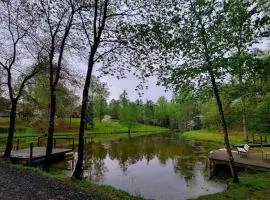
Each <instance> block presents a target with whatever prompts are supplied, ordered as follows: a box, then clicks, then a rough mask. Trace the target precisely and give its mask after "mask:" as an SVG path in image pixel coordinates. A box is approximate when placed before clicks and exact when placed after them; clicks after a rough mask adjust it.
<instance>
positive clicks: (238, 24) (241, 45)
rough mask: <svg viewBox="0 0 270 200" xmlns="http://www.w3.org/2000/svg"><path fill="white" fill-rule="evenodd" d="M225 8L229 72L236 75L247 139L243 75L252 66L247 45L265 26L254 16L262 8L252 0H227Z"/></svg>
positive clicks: (253, 41) (252, 41)
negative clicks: (230, 47)
mask: <svg viewBox="0 0 270 200" xmlns="http://www.w3.org/2000/svg"><path fill="white" fill-rule="evenodd" d="M225 9H226V14H227V18H228V22H229V27H230V32H231V33H230V35H231V36H232V37H231V38H230V40H231V43H232V44H233V46H232V49H231V54H233V56H232V57H231V61H230V66H231V70H230V73H231V74H232V76H234V77H237V82H238V86H239V91H240V92H241V95H240V99H241V104H242V126H243V137H244V141H247V140H248V130H247V112H246V110H247V108H246V104H247V102H246V99H247V94H246V93H245V91H247V85H246V82H247V80H246V78H245V77H248V76H247V74H248V73H249V71H250V68H251V67H252V66H250V65H249V63H250V62H249V60H251V59H252V56H251V54H250V53H249V46H251V45H252V44H253V43H255V42H257V39H258V38H259V34H260V30H262V28H263V26H265V23H261V22H259V18H257V17H256V15H258V14H259V13H261V12H262V9H261V8H260V6H259V5H258V4H257V5H255V4H254V2H252V1H248V0H244V1H243V0H241V1H240V0H235V1H228V3H227V4H226V5H225Z"/></svg>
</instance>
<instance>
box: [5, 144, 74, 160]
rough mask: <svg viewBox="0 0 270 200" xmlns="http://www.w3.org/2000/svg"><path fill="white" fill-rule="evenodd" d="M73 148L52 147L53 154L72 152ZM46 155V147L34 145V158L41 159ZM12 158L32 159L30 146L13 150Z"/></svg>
mask: <svg viewBox="0 0 270 200" xmlns="http://www.w3.org/2000/svg"><path fill="white" fill-rule="evenodd" d="M72 151H73V150H72V149H60V148H53V149H52V156H58V155H63V154H66V153H70V152H72ZM45 156H46V148H45V147H33V159H40V158H43V157H45ZM10 157H11V158H13V159H20V160H24V159H26V160H27V159H30V148H27V149H21V150H18V151H12V152H11V156H10Z"/></svg>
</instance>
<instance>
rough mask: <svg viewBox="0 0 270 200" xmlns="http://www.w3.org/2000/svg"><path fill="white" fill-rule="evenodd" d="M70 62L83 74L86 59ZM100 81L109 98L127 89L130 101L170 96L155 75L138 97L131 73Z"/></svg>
mask: <svg viewBox="0 0 270 200" xmlns="http://www.w3.org/2000/svg"><path fill="white" fill-rule="evenodd" d="M253 47H255V48H259V49H261V50H266V49H269V48H270V42H269V40H264V41H262V43H259V44H254V45H253ZM86 60H87V59H86ZM72 63H74V64H73V66H78V67H79V68H80V71H81V73H82V74H83V75H84V76H85V73H86V70H87V63H86V61H82V59H79V58H77V59H75V60H74V57H72ZM97 69H98V66H97V65H96V66H95V68H94V72H93V74H94V75H98V72H97ZM101 81H102V82H105V83H107V84H108V87H109V89H110V96H109V100H111V99H118V98H119V95H120V94H121V93H122V92H123V90H126V91H127V93H128V96H129V98H130V100H132V101H135V100H136V99H142V100H144V101H145V100H152V101H154V102H156V100H157V99H158V98H159V97H160V96H165V97H166V98H167V99H168V100H171V98H172V91H167V92H165V88H164V87H162V86H157V85H156V82H157V78H156V77H149V78H148V80H147V81H148V83H147V84H146V85H147V86H148V89H147V90H144V95H143V96H142V97H139V95H138V92H136V91H135V89H136V86H137V85H138V84H139V80H138V78H136V77H135V76H133V75H132V74H127V78H126V79H121V80H118V79H117V78H116V77H113V76H106V77H102V78H101Z"/></svg>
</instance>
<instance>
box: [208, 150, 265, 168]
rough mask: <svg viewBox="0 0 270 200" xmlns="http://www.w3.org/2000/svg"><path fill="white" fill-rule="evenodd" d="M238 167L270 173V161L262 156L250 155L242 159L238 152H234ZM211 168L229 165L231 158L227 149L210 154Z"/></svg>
mask: <svg viewBox="0 0 270 200" xmlns="http://www.w3.org/2000/svg"><path fill="white" fill-rule="evenodd" d="M232 153H233V158H234V162H235V166H236V167H240V168H246V169H252V170H257V171H270V159H262V156H255V155H250V154H249V155H248V156H247V157H240V155H239V154H238V153H237V152H236V151H232ZM209 160H210V166H213V165H214V166H215V165H216V164H225V165H229V156H228V154H227V151H226V149H218V150H213V151H211V152H210V155H209Z"/></svg>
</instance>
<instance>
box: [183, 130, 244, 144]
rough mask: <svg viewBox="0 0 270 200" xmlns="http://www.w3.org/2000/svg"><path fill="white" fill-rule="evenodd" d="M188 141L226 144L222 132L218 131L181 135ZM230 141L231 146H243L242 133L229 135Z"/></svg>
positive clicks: (192, 132) (190, 132)
mask: <svg viewBox="0 0 270 200" xmlns="http://www.w3.org/2000/svg"><path fill="white" fill-rule="evenodd" d="M179 134H181V135H182V136H183V137H185V138H186V139H190V140H203V141H212V142H216V143H221V144H223V143H224V136H223V133H222V132H218V131H209V130H195V131H188V132H184V133H179ZM229 139H230V143H231V144H242V143H243V136H242V135H241V134H240V133H235V132H234V133H232V134H230V133H229Z"/></svg>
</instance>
